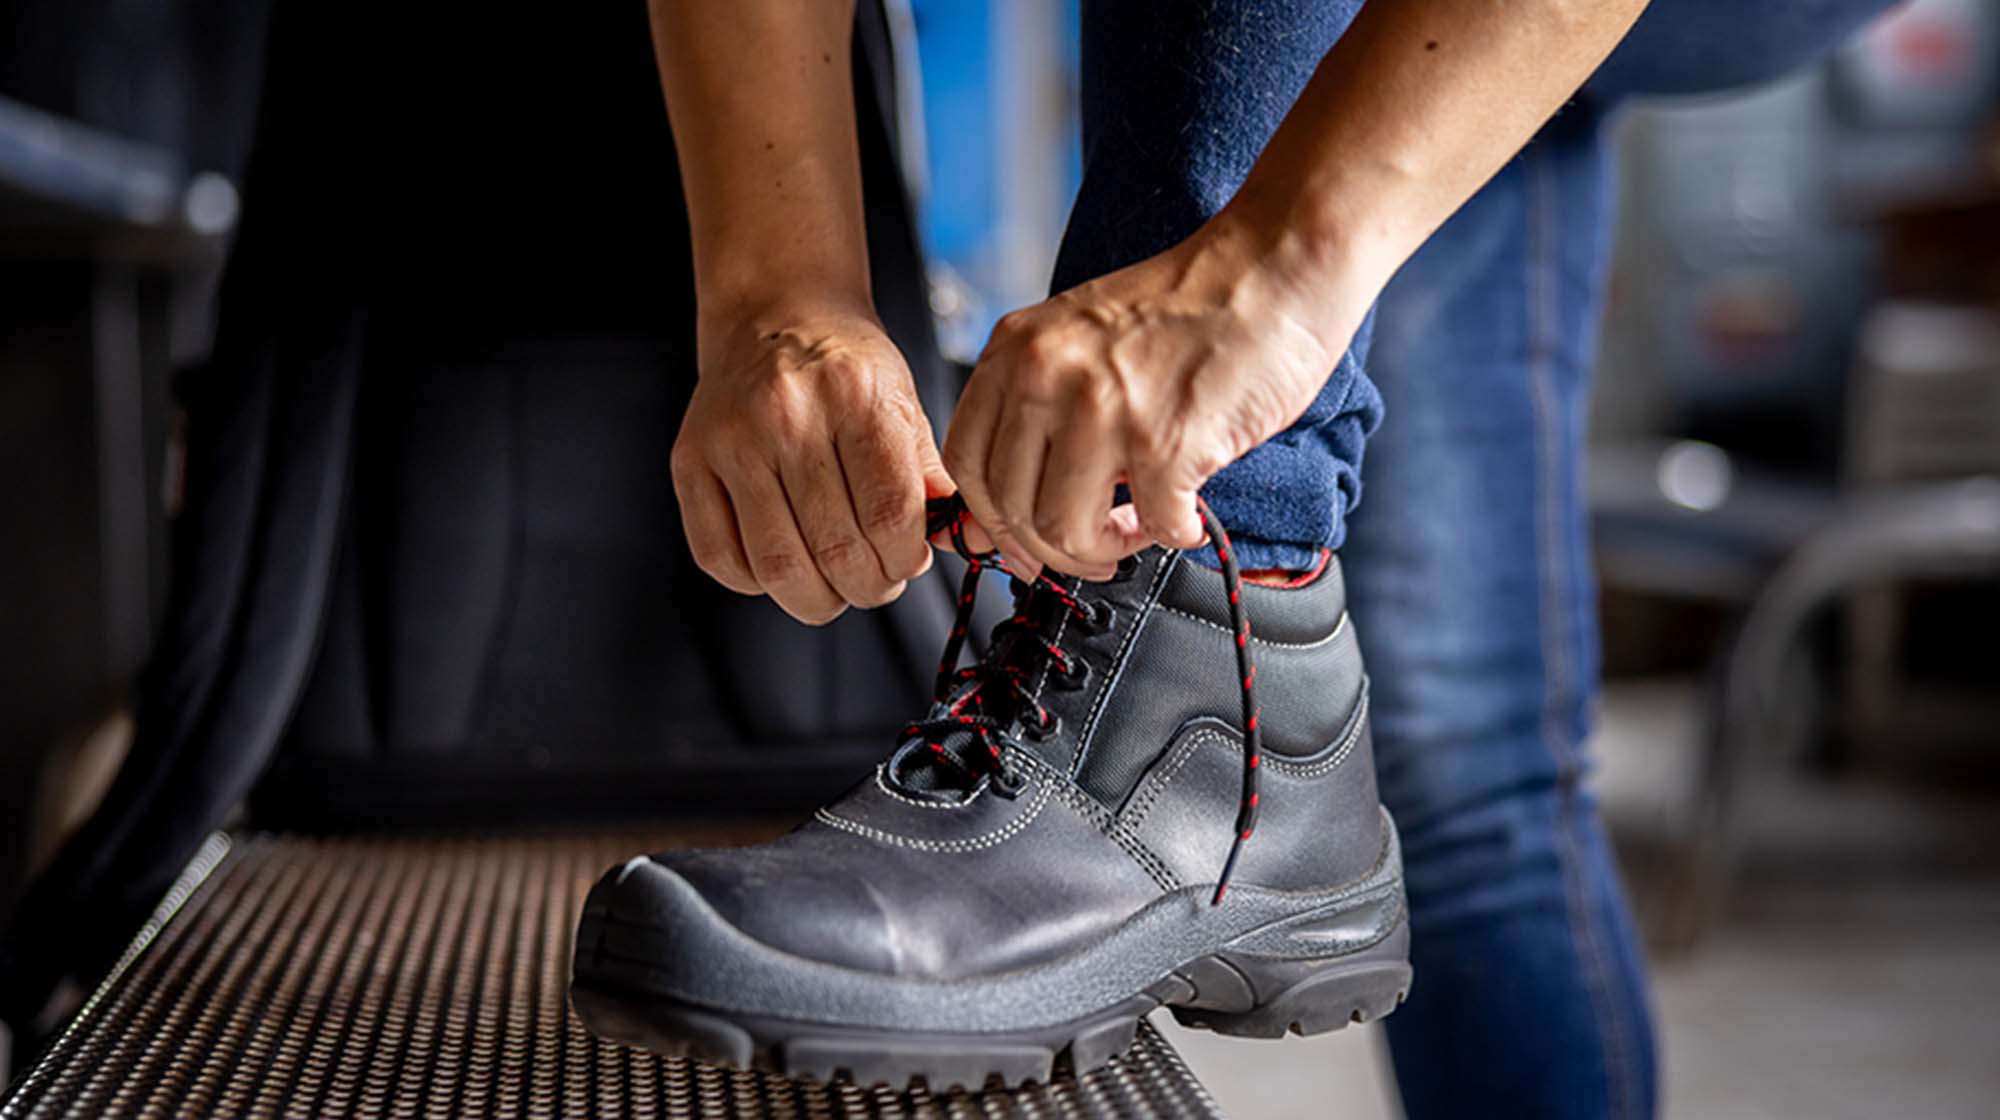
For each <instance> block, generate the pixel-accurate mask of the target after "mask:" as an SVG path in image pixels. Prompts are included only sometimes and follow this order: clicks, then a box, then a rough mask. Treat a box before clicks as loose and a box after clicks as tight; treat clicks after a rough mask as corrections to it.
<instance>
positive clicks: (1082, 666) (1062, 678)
mask: <svg viewBox="0 0 2000 1120" xmlns="http://www.w3.org/2000/svg"><path fill="white" fill-rule="evenodd" d="M1049 679H1050V680H1051V681H1052V682H1053V683H1054V684H1055V685H1056V687H1058V688H1060V689H1063V690H1064V691H1066V692H1075V691H1076V690H1077V689H1080V688H1082V687H1083V686H1084V685H1086V684H1089V683H1090V663H1089V662H1088V661H1085V660H1084V659H1083V658H1081V657H1076V658H1072V659H1070V663H1069V669H1068V670H1067V671H1064V670H1061V669H1058V670H1056V671H1055V672H1054V673H1051V674H1050V675H1049Z"/></svg>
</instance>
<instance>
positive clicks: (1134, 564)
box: [1111, 555, 1139, 583]
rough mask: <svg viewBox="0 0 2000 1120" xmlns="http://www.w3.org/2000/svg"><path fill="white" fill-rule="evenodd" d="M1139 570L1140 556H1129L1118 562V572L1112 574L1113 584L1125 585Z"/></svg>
mask: <svg viewBox="0 0 2000 1120" xmlns="http://www.w3.org/2000/svg"><path fill="white" fill-rule="evenodd" d="M1138 570H1139V558H1138V556H1136V555H1134V556H1127V557H1126V558H1125V559H1123V560H1120V561H1118V570H1117V571H1116V572H1114V573H1112V575H1111V582H1112V583H1124V582H1125V581H1126V580H1129V579H1131V578H1132V576H1133V574H1134V573H1136V572H1137V571H1138Z"/></svg>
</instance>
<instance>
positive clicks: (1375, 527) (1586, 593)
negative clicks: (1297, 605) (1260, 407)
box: [1056, 0, 1887, 1120]
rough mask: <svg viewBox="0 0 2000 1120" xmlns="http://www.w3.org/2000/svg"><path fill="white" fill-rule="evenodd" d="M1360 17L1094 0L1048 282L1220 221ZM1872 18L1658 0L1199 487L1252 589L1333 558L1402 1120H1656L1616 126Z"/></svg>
mask: <svg viewBox="0 0 2000 1120" xmlns="http://www.w3.org/2000/svg"><path fill="white" fill-rule="evenodd" d="M1359 7H1360V5H1359V2H1358V0H1203V2H1192V0H1084V5H1083V11H1084V16H1083V19H1084V26H1083V101H1084V145H1085V149H1084V180H1083V184H1082V187H1081V190H1080V192H1079V195H1078V198H1077V203H1076V208H1075V211H1074V212H1073V214H1072V216H1071V222H1070V228H1069V232H1068V235H1067V236H1066V238H1065V240H1064V245H1063V250H1062V254H1061V256H1060V258H1059V261H1058V265H1057V274H1056V286H1057V287H1058V288H1063V287H1068V286H1070V285H1072V284H1075V283H1078V282H1080V281H1082V280H1084V279H1087V278H1089V277H1090V276H1094V275H1098V274H1100V273H1102V272H1105V271H1109V270H1111V269H1114V268H1117V267H1120V266H1122V265H1125V264H1128V263H1130V262H1132V261H1136V260H1139V259H1141V258H1143V257H1145V256H1148V255H1150V254H1152V253H1155V252H1159V251H1160V250H1162V249H1165V248H1166V247H1168V246H1170V245H1172V244H1174V243H1175V242H1177V241H1179V240H1180V239H1182V238H1184V237H1186V236H1187V235H1188V234H1189V233H1191V232H1192V231H1193V230H1194V229H1195V228H1196V227H1197V226H1198V225H1200V223H1201V222H1202V221H1203V220H1204V219H1206V218H1207V217H1208V216H1209V215H1211V214H1213V213H1214V212H1215V210H1216V209H1217V208H1219V207H1220V206H1221V205H1222V204H1223V203H1225V202H1226V201H1228V199H1229V197H1230V196H1231V195H1232V194H1233V193H1234V192H1235V189H1236V187H1237V186H1238V185H1239V184H1240V183H1241V182H1242V179H1243V176H1244V175H1245V174H1246V173H1247V172H1248V170H1249V167H1250V164H1251V163H1252V162H1253V161H1254V160H1255V158H1256V156H1257V153H1258V152H1260V151H1261V150H1262V147H1263V144H1264V141H1265V140H1266V139H1268V137H1269V135H1270V133H1271V131H1272V130H1273V129H1275V128H1276V126H1277V123H1278V121H1279V120H1280V119H1281V118H1282V116H1283V114H1284V112H1285V111H1286V110H1287V109H1288V108H1289V107H1290V105H1291V103H1292V101H1293V100H1294V98H1295V97H1296V95H1297V93H1298V91H1299V90H1300V89H1301V88H1303V87H1304V85H1305V82H1306V81H1307V79H1308V78H1310V76H1311V74H1312V71H1313V68H1314V67H1315V66H1316V65H1317V64H1318V63H1319V60H1320V58H1321V57H1322V56H1323V55H1324V54H1325V53H1326V51H1327V49H1328V48H1329V47H1330V46H1331V45H1332V44H1333V42H1334V41H1335V40H1336V39H1337V38H1338V37H1339V35H1340V34H1341V33H1342V31H1344V30H1345V28H1346V26H1347V24H1348V22H1349V21H1350V20H1351V19H1352V18H1353V16H1354V14H1355V12H1356V11H1357V10H1358V9H1359ZM1885 7H1887V3H1886V0H1792V2H1790V3H1768V4H1749V5H1744V4H1740V3H1738V2H1736V0H1655V2H1654V4H1653V6H1652V8H1651V9H1650V10H1649V11H1648V13H1647V14H1646V16H1645V17H1644V18H1643V19H1642V20H1641V22H1640V25H1639V26H1638V27H1637V28H1635V30H1634V32H1633V34H1632V35H1631V36H1630V37H1629V38H1628V39H1627V40H1626V42H1625V43H1624V44H1623V45H1621V46H1620V48H1619V49H1618V51H1617V53H1616V54H1614V56H1613V57H1612V59H1611V60H1610V61H1609V62H1607V63H1606V65H1605V66H1604V68H1603V69H1602V70H1600V71H1599V73H1598V75H1597V76H1596V77H1595V78H1593V80H1592V83H1591V85H1590V86H1589V87H1588V88H1587V90H1586V92H1585V93H1584V94H1583V95H1582V96H1580V97H1579V98H1578V100H1577V102H1576V103H1575V104H1573V105H1572V106H1571V107H1569V108H1567V109H1565V110H1564V112H1563V113H1562V114H1560V115H1559V116H1558V117H1557V118H1556V119H1555V120H1554V121H1553V122H1552V123H1551V124H1550V125H1549V126H1548V127H1547V128H1546V129H1544V130H1543V132H1542V134H1541V135H1540V136H1538V137H1537V138H1536V139H1535V140H1534V141H1533V142H1532V143H1531V144H1529V145H1528V147H1527V148H1526V149H1525V150H1524V151H1523V152H1522V153H1521V154H1520V156H1519V157H1518V158H1516V159H1514V160H1513V161H1512V162H1510V163H1509V164H1508V165H1507V166H1506V167H1505V168H1504V169H1503V170H1502V171H1501V172H1500V173H1499V174H1498V175H1497V176H1496V177H1495V178H1494V179H1493V181H1492V182H1491V183H1490V184H1488V185H1487V186H1486V187H1485V188H1484V189H1483V190H1482V191H1481V192H1480V193H1479V194H1478V195H1477V196H1476V197H1474V198H1473V199H1472V201H1471V202H1469V203H1468V204H1467V205H1466V206H1465V207H1464V208H1463V209H1462V210H1461V211H1460V212H1459V213H1458V214H1457V215H1456V216H1455V217H1453V218H1452V219H1451V221H1450V222H1448V223H1447V224H1446V225H1445V226H1444V228H1443V229H1441V230H1440V231H1439V232H1438V233H1437V234H1436V235H1435V236H1434V237H1432V238H1431V240H1430V241H1429V243H1427V244H1426V245H1425V246H1424V248H1423V249H1422V250H1421V251H1419V252H1418V253H1417V255H1416V256H1415V257H1414V258H1413V259H1412V260H1411V261H1410V262H1409V263H1408V264H1407V265H1406V266H1405V267H1404V268H1403V269H1402V271H1401V272H1400V273H1399V274H1398V275H1397V277H1396V279H1395V280H1394V281H1393V282H1392V283H1391V285H1390V286H1389V289H1388V290H1387V291H1386V292H1385V293H1384V294H1383V296H1382V299H1381V301H1380V303H1379V304H1378V305H1377V308H1376V312H1375V314H1374V316H1373V317H1372V320H1371V322H1370V324H1369V326H1368V328H1365V329H1364V330H1363V331H1362V333H1361V335H1360V336H1359V337H1357V339H1356V341H1355V344H1354V345H1353V347H1352V348H1351V349H1350V351H1349V353H1348V354H1347V355H1346V356H1345V357H1344V358H1343V360H1342V361H1341V363H1340V365H1339V367H1338V368H1337V369H1336V370H1334V372H1333V374H1332V376H1331V377H1330V378H1329V380H1328V381H1327V384H1326V386H1325V387H1324V389H1323V390H1322V391H1321V393H1320V395H1319V397H1318V399H1316V400H1315V401H1314V402H1313V404H1312V406H1311V407H1310V408H1309V409H1308V410H1307V412H1306V413H1305V415H1304V416H1303V417H1301V419H1300V420H1299V422H1298V423H1297V424H1295V425H1294V426H1293V427H1292V428H1290V429H1288V430H1287V431H1286V432H1284V433H1283V434H1281V435H1279V436H1278V437H1276V438H1275V439H1273V440H1271V441H1270V442H1269V443H1266V444H1264V445H1263V446H1260V447H1258V448H1257V449H1256V450H1254V451H1252V452H1251V453H1250V454H1249V455H1247V456H1245V457H1244V458H1243V459H1241V460H1239V461H1238V462H1237V463H1235V464H1233V465H1232V466H1230V467H1229V468H1228V469H1226V470H1224V471H1223V472H1221V473H1220V474H1218V475H1217V476H1216V477H1215V478H1214V479H1213V480H1212V481H1211V482H1210V483H1209V485H1208V487H1207V488H1206V489H1205V491H1204V494H1205V496H1206V497H1207V498H1208V500H1209V502H1210V504H1211V505H1212V506H1214V508H1215V509H1216V512H1217V514H1218V516H1220V517H1221V518H1222V520H1223V522H1224V523H1225V524H1226V525H1227V526H1228V527H1229V528H1230V530H1231V533H1232V535H1233V536H1236V537H1237V538H1238V540H1239V552H1240V553H1241V554H1242V555H1243V557H1244V562H1245V563H1246V564H1249V565H1252V566H1259V567H1303V566H1307V565H1308V564H1309V563H1310V562H1311V560H1312V559H1313V558H1314V557H1315V556H1316V554H1317V553H1318V550H1319V549H1320V548H1322V547H1341V546H1342V544H1343V541H1344V542H1345V549H1344V552H1343V562H1344V565H1345V568H1346V573H1347V580H1348V588H1349V595H1350V600H1351V602H1352V604H1353V611H1354V615H1355V618H1356V624H1357V627H1358V630H1359V633H1360V636H1361V641H1362V646H1363V650H1364V653H1365V655H1366V658H1367V661H1368V665H1369V671H1370V673H1371V675H1372V679H1373V681H1374V704H1373V712H1374V719H1375V746H1376V755H1377V762H1378V766H1379V769H1380V775H1381V787H1382V796H1383V800H1384V801H1385V802H1386V803H1387V804H1388V806H1389V808H1390V809H1391V811H1393V812H1394V813H1395V815H1396V819H1397V821H1398V822H1399V824H1400V825H1401V826H1402V830H1403V841H1404V859H1405V868H1406V873H1407V876H1408V885H1409V893H1410V906H1411V923H1412V928H1413V932H1414V949H1413V954H1414V958H1415V964H1416V970H1417V979H1416V984H1415V987H1414V989H1413V990H1412V992H1411V995H1410V1002H1409V1003H1408V1004H1407V1005H1406V1006H1405V1007H1404V1008H1403V1009H1402V1010H1400V1011H1399V1012H1398V1013H1397V1014H1395V1015H1394V1016H1391V1017H1390V1018H1389V1020H1388V1033H1389V1038H1390V1043H1391V1048H1392V1051H1393V1055H1394V1059H1395V1065H1396V1070H1397V1074H1398V1080H1399V1082H1400V1084H1401V1088H1402V1094H1403V1101H1404V1105H1405V1107H1406V1109H1407V1110H1408V1112H1409V1115H1410V1116H1411V1117H1412V1118H1413V1120H1429V1118H1432V1117H1445V1116H1481V1117H1496V1116H1515V1115H1518V1116H1524V1117H1538V1118H1543V1120H1561V1118H1568V1117H1577V1118H1583V1117H1591V1118H1598V1117H1643V1116H1649V1115H1651V1114H1652V1112H1653V1107H1654V1094H1655V1055H1654V1040H1653V1027H1652V1021H1651V1018H1650V1016H1649V1014H1648V1010H1647V1004H1646V993H1645V981H1644V975H1643V970H1642V962H1641V960H1640V953H1639V950H1638V946H1637V942H1636V940H1635V938H1634V936H1633V932H1632V927H1631V922H1630V918H1629V916H1628V914H1627V909H1626V905H1625V900H1624V897H1623V893H1622V890H1621V888H1620V886H1619V882H1618V876H1617V871H1616V868H1615V866H1614V865H1613V862H1612V858H1611V852H1610V846H1609V844H1608V843H1607V841H1606V838H1605V836H1604V832H1603V830H1602V828H1601V826H1600V824H1599V822H1598V820H1597V815H1596V812H1595V809H1594V806H1593V805H1592V803H1591V800H1590V797H1589V795H1588V793H1587V792H1586V791H1585V789H1584V784H1583V780H1584V777H1585V773H1586V769H1587V767H1586V762H1585V759H1584V756H1583V750H1582V745H1583V742H1584V739H1585V736H1586V733H1587V731H1588V722H1589V712H1590V706H1591V702H1592V699H1593V697H1594V695H1595V691H1596V686H1597V678H1598V649H1597V619H1596V614H1595V603H1594V591H1593V587H1592V580H1591V571H1590V558H1589V549H1588V539H1587V534H1586V523H1585V509H1584V504H1583V497H1582V485H1581V464H1582V453H1583V446H1584V416H1585V413H1586V403H1587V395H1588V391H1589V367H1590V359H1591V354H1592V349H1593V331H1594V326H1595V323H1596V321H1597V318H1598V312H1599V309H1600V306H1601V304H1602V298H1603V292H1604V276H1605V257H1606V250H1607V248H1608V240H1609V232H1608V231H1609V229H1610V225H1611V196H1610V193H1609V180H1608V174H1607V172H1608V170H1609V168H1608V163H1607V157H1606V151H1605V147H1604V142H1603V129H1602V123H1603V118H1604V115H1605V113H1606V112H1607V111H1608V110H1609V108H1610V107H1611V106H1612V105H1613V104H1615V103H1616V102H1617V101H1618V100H1619V99H1621V98H1623V97H1625V96H1628V95H1632V94H1641V93H1677V92H1692V91H1697V90H1703V89H1716V88H1723V87H1726V86H1731V85H1739V84H1743V83H1745V82H1751V81H1757V80H1763V79H1768V78H1772V77H1776V76H1778V75H1780V74H1783V73H1785V72H1786V71H1788V70H1790V69H1793V68H1795V67H1797V66H1799V65H1803V64H1805V63H1807V62H1809V61H1811V60H1812V59H1814V58H1816V57H1818V56H1820V55H1823V54H1824V53H1826V51H1827V50H1829V49H1830V48H1831V47H1832V46H1833V45H1835V44H1837V43H1838V42H1840V41H1841V40H1842V39H1843V38H1844V37H1845V36H1846V35H1847V34H1848V33H1849V32H1850V31H1851V30H1852V29H1853V28H1854V27H1855V26H1857V25H1858V24H1859V23H1861V22H1862V21H1863V20H1865V19H1866V18H1867V17H1869V16H1872V15H1873V14H1875V13H1876V12H1878V11H1880V10H1881V9H1883V8H1885ZM1378 386H1379V389H1378V388H1377V387H1378ZM1385 398H1386V400H1387V403H1388V405H1389V408H1390V413H1391V414H1390V418H1389V420H1388V423H1387V424H1383V425H1381V427H1380V431H1379V433H1377V432H1376V428H1377V426H1378V424H1381V421H1382V419H1383V412H1384V409H1383V402H1384V400H1385ZM1371 436H1372V439H1371ZM1364 445H1365V446H1367V448H1368V451H1369V454H1368V466H1367V472H1366V482H1367V486H1368V491H1369V501H1368V503H1367V505H1366V506H1365V507H1362V509H1361V510H1360V511H1359V513H1358V515H1356V516H1353V518H1352V532H1351V534H1350V533H1349V532H1348V528H1349V521H1350V515H1354V514H1356V506H1355V503H1356V500H1357V499H1358V497H1359V495H1360V490H1361V481H1362V478H1363V474H1362V470H1361V462H1362V456H1361V453H1362V449H1363V447H1364Z"/></svg>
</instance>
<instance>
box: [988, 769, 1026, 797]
mask: <svg viewBox="0 0 2000 1120" xmlns="http://www.w3.org/2000/svg"><path fill="white" fill-rule="evenodd" d="M988 784H989V785H990V786H992V788H993V792H994V793H997V794H999V795H1000V796H1002V797H1005V798H1007V799H1008V800H1010V801H1011V800H1013V799H1014V798H1016V797H1019V796H1020V795H1021V791H1022V790H1024V789H1026V788H1028V776H1027V775H1026V774H1023V773H1021V771H1020V770H1019V769H1016V768H1015V767H1012V766H1009V767H1008V768H1006V769H1005V770H1002V771H1000V772H999V773H997V774H995V775H993V777H992V778H991V779H989V780H988Z"/></svg>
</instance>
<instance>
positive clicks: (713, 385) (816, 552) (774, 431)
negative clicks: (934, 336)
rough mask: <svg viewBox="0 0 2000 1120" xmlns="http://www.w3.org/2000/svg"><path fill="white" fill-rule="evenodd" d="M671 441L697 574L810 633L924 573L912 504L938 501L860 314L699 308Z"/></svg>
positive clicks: (927, 453)
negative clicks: (682, 413)
mask: <svg viewBox="0 0 2000 1120" xmlns="http://www.w3.org/2000/svg"><path fill="white" fill-rule="evenodd" d="M699 333H700V352H701V380H700V382H699V383H698V384H697V385H696V387H695V392H694V399H693V400H692V401H691V402H690V403H689V405H688V410H687V417H686V419H684V420H683V421H682V423H681V430H680V435H679V437H678V438H677V439H676V440H675V441H674V450H673V460H672V461H673V473H674V492H675V494H677V495H678V496H679V498H680V506H681V520H682V523H683V524H684V525H685V526H686V529H687V538H688V546H689V548H690V550H691V551H692V552H693V553H694V559H695V563H697V564H699V565H700V566H701V569H702V570H703V571H705V572H707V573H708V574H709V575H711V576H714V577H715V579H716V580H717V581H718V582H720V583H721V584H722V585H723V586H725V587H728V588H729V589H731V590H732V591H738V592H741V593H743V594H745V595H758V594H763V595H769V596H770V597H771V598H772V600H773V601H775V602H776V603H777V604H778V605H779V606H780V607H783V608H784V609H785V611H786V612H787V613H789V614H791V615H792V616H793V617H795V618H797V619H799V620H801V621H803V622H808V623H812V624H814V625H819V624H822V623H826V622H829V621H831V620H832V619H834V618H835V617H836V616H838V615H839V614H840V613H841V612H842V611H843V610H845V609H847V607H848V606H850V605H853V606H859V607H874V606H880V605H882V604H883V603H886V602H889V601H890V600H892V599H894V598H896V596H898V595H900V594H902V592H903V588H904V586H905V585H906V584H907V583H908V581H909V580H911V579H914V578H916V577H917V576H919V575H921V574H923V572H924V571H925V570H926V569H928V568H929V567H930V563H931V549H930V545H929V543H928V542H927V541H926V540H925V539H924V499H925V498H926V497H932V496H937V495H940V494H947V493H950V492H951V489H952V484H951V482H950V480H949V479H948V478H947V477H946V476H945V473H944V470H943V468H942V466H940V464H939V462H938V452H937V447H936V445H935V443H934V442H933V439H932V435H931V429H930V424H929V422H928V421H926V420H925V418H924V412H923V407H922V405H921V404H919V403H918V400H917V392H916V386H915V385H914V384H913V383H912V381H911V378H910V370H909V367H908V366H907V365H906V364H905V363H904V361H903V356H902V354H901V353H900V352H898V351H897V349H896V347H895V344H894V343H892V342H890V341H889V337H888V336H887V335H886V334H884V333H883V331H882V327H881V325H880V324H879V323H878V322H877V321H876V320H875V317H874V315H873V313H872V312H870V311H868V310H867V309H865V308H847V307H838V306H836V307H831V308H828V307H805V308H799V307H772V308H763V309H760V310H757V311H755V312H750V313H735V312H727V313H725V312H716V313H710V312H708V311H706V310H705V311H704V313H703V317H702V322H701V327H700V332H699Z"/></svg>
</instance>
